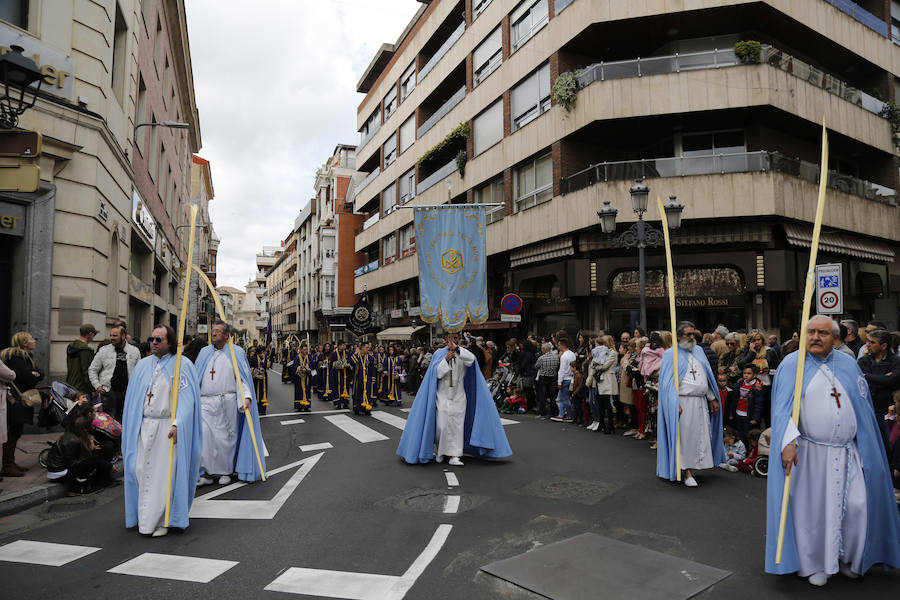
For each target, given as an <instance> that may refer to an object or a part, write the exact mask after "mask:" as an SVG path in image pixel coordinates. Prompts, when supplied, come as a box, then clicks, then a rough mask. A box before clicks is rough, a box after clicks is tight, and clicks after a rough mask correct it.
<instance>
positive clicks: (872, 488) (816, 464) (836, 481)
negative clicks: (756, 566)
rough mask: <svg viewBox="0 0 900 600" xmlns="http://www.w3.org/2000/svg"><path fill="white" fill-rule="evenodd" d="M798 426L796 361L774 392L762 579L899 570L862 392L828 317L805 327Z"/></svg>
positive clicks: (887, 484)
mask: <svg viewBox="0 0 900 600" xmlns="http://www.w3.org/2000/svg"><path fill="white" fill-rule="evenodd" d="M806 332H807V338H806V353H807V354H806V363H805V365H804V369H803V386H802V390H803V391H802V395H801V397H800V420H799V422H797V423H795V422H794V420H793V415H792V410H793V404H794V386H795V382H796V377H797V360H798V356H799V354H800V353H799V352H794V353H792V354H789V355H788V356H786V357H785V359H784V361H783V362H782V363H781V364H780V365H779V367H778V371H777V372H776V375H775V381H774V383H773V390H772V450H773V452H772V456H773V458H775V457H776V456H777V454H776V452H775V451H776V450H778V451H780V453H781V460H780V461H779V460H772V461H770V462H769V475H768V497H767V511H766V571H767V572H768V573H774V574H778V575H781V574H786V573H795V572H796V573H797V574H798V575H800V576H801V577H806V578H807V579H808V581H809V583H811V584H812V585H816V586H822V585H825V584H826V583H827V582H828V578H829V577H830V576H831V575H834V574H835V573H837V572H839V571H840V573H841V574H842V575H844V576H846V577H849V578H851V579H854V578H857V577H859V576H860V575H862V574H865V572H866V571H868V570H869V567H871V566H872V565H873V564H876V563H881V564H882V565H883V566H884V567H886V568H888V567H891V566H893V567H897V566H900V517H898V514H897V506H896V504H895V502H894V494H893V490H892V484H891V478H890V471H889V469H888V464H887V458H886V457H885V455H884V447H883V445H882V441H881V435H880V434H879V429H878V424H877V422H876V419H875V412H874V410H873V408H872V399H871V397H870V396H869V387H868V385H866V380H865V377H864V376H863V374H862V371H860V369H859V366H858V365H857V364H856V361H855V360H854V359H853V358H852V357H851V356H848V355H846V354H844V353H843V352H836V351H834V348H835V347H836V346H837V345H838V344H840V329H839V325H838V324H837V322H835V321H832V320H831V319H830V318H829V317H825V316H821V315H820V316H816V317H813V318H812V319H810V320H809V322H808V323H807V326H806ZM785 474H792V483H791V489H790V500H789V503H788V514H787V517H786V521H785V531H784V546H783V551H782V556H781V562H780V563H776V562H775V558H776V551H777V545H778V527H779V522H780V519H781V506H782V494H783V492H784V482H785Z"/></svg>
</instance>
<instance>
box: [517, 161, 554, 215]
mask: <svg viewBox="0 0 900 600" xmlns="http://www.w3.org/2000/svg"><path fill="white" fill-rule="evenodd" d="M513 184H514V186H515V189H514V196H515V206H516V211H520V210H525V209H527V208H531V207H532V206H535V205H536V204H541V203H542V202H546V201H548V200H550V199H551V198H552V197H553V163H552V161H551V160H550V154H549V153H547V154H545V155H543V156H541V157H539V158H536V159H534V160H529V161H528V162H526V163H524V164H522V165H520V166H518V167H516V168H515V169H514V171H513Z"/></svg>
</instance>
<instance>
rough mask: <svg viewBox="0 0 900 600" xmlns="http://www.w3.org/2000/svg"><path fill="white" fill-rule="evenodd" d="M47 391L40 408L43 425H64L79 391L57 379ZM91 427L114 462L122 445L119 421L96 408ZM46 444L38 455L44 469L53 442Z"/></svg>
mask: <svg viewBox="0 0 900 600" xmlns="http://www.w3.org/2000/svg"><path fill="white" fill-rule="evenodd" d="M49 391H50V394H49V397H48V398H47V399H45V402H44V406H42V408H41V415H42V418H43V423H44V426H45V427H47V428H50V427H53V426H54V425H64V423H65V420H66V417H67V416H68V414H69V412H70V411H71V410H72V409H73V408H74V407H75V404H76V403H75V397H76V396H77V395H78V394H79V392H78V390H76V389H75V388H73V387H72V386H70V385H67V384H65V383H62V382H59V381H54V382H53V383H51V384H50V388H49ZM97 406H98V407H99V406H100V405H99V404H98V405H97ZM91 428H92V429H93V433H94V436H95V438H96V440H97V443H98V444H100V447H101V448H102V449H103V454H104V456H106V457H107V458H108V459H109V460H110V462H113V463H115V462H116V461H117V458H118V457H119V454H120V450H121V445H122V425H121V423H119V422H118V421H116V420H115V419H114V418H113V417H111V416H110V415H109V414H107V413H105V412H103V411H102V410H96V411H95V413H94V420H93V421H92V422H91ZM47 445H48V447H47V448H45V449H44V450H42V451H41V453H40V454H39V455H38V464H40V465H41V466H42V467H44V468H45V469H46V468H47V456H48V455H49V454H50V448H49V446H52V445H53V443H52V442H47Z"/></svg>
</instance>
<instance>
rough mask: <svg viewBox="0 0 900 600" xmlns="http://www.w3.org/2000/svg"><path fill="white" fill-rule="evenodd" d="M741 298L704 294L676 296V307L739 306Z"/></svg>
mask: <svg viewBox="0 0 900 600" xmlns="http://www.w3.org/2000/svg"><path fill="white" fill-rule="evenodd" d="M740 304H741V302H740V298H732V297H730V296H725V297H716V296H702V297H699V298H675V306H676V308H715V307H717V306H738V305H740Z"/></svg>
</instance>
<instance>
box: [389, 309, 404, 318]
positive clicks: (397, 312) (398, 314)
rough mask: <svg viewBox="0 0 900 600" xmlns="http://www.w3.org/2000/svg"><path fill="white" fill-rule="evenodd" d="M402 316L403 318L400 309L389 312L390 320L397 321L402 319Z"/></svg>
mask: <svg viewBox="0 0 900 600" xmlns="http://www.w3.org/2000/svg"><path fill="white" fill-rule="evenodd" d="M402 316H403V309H402V308H395V309H394V310H392V311H391V318H392V319H399V318H400V317H402Z"/></svg>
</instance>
